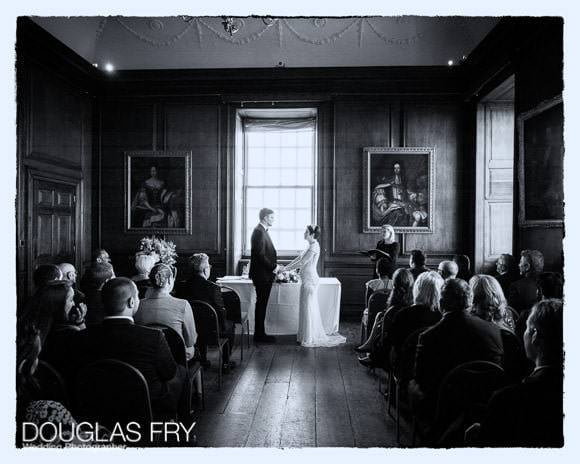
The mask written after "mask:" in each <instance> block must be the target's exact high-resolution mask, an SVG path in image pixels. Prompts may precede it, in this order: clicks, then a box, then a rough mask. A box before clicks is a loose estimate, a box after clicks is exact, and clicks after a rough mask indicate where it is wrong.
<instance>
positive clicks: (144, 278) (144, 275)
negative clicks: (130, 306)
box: [131, 253, 156, 299]
mask: <svg viewBox="0 0 580 464" xmlns="http://www.w3.org/2000/svg"><path fill="white" fill-rule="evenodd" d="M155 261H156V257H155V256H153V255H146V254H139V253H137V254H136V255H135V269H137V274H136V275H134V276H133V277H131V280H132V281H133V282H135V285H137V289H138V290H139V298H140V299H143V298H146V297H147V293H148V291H149V289H151V281H150V280H149V273H150V272H151V269H153V266H155Z"/></svg>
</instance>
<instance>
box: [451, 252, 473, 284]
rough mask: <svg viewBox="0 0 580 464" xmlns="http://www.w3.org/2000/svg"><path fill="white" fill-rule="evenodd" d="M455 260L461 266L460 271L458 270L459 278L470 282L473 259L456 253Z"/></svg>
mask: <svg viewBox="0 0 580 464" xmlns="http://www.w3.org/2000/svg"><path fill="white" fill-rule="evenodd" d="M453 262H455V264H457V267H458V268H459V271H458V272H457V278H458V279H463V280H465V281H466V282H469V279H471V276H472V275H473V274H472V272H471V261H470V260H469V256H467V255H455V256H454V257H453Z"/></svg>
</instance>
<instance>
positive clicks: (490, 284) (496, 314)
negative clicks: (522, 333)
mask: <svg viewBox="0 0 580 464" xmlns="http://www.w3.org/2000/svg"><path fill="white" fill-rule="evenodd" d="M469 286H470V287H471V292H472V295H473V304H472V306H471V308H469V312H470V313H471V314H472V315H474V316H477V317H479V318H481V319H483V320H484V321H489V322H493V323H494V324H497V325H498V326H499V327H501V328H503V329H507V330H509V331H511V332H514V331H515V328H516V321H515V320H514V318H513V316H512V312H511V311H510V308H509V307H508V305H507V301H506V299H505V296H504V294H503V291H502V289H501V286H500V285H499V282H498V281H497V280H496V279H495V278H494V277H492V276H488V275H483V274H477V275H475V276H473V277H472V278H471V279H470V280H469Z"/></svg>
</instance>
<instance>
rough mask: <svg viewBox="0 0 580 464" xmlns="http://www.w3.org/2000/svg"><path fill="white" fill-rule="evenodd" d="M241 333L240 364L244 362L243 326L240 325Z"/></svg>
mask: <svg viewBox="0 0 580 464" xmlns="http://www.w3.org/2000/svg"><path fill="white" fill-rule="evenodd" d="M240 327H241V329H242V333H241V335H240V363H242V362H243V361H244V324H243V323H242V324H240Z"/></svg>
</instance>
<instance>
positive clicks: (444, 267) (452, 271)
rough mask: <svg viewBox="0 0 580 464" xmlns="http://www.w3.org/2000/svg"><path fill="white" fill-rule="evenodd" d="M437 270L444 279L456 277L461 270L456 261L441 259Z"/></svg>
mask: <svg viewBox="0 0 580 464" xmlns="http://www.w3.org/2000/svg"><path fill="white" fill-rule="evenodd" d="M437 272H439V274H440V275H441V277H443V280H447V279H455V277H457V273H458V272H459V267H458V266H457V263H456V262H455V261H441V262H440V263H439V267H438V268H437Z"/></svg>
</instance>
